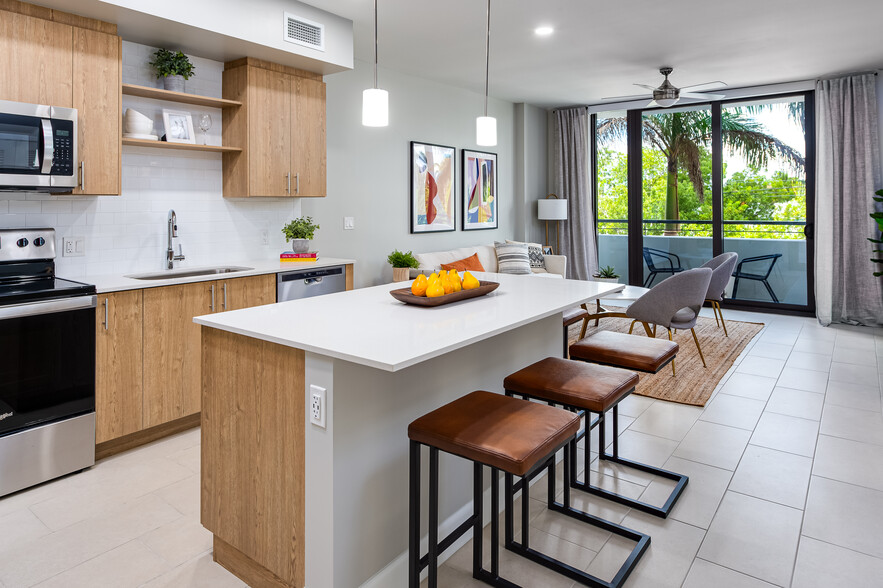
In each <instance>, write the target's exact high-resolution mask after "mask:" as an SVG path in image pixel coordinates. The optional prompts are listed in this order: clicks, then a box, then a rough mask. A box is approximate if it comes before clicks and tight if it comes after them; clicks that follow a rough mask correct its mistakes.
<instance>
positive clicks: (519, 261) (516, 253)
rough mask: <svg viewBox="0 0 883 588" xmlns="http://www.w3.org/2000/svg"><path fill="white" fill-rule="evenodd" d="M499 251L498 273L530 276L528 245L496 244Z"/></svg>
mask: <svg viewBox="0 0 883 588" xmlns="http://www.w3.org/2000/svg"><path fill="white" fill-rule="evenodd" d="M494 248H495V249H496V250H497V271H499V272H500V273H501V274H530V273H531V271H530V257H529V255H528V252H527V243H501V242H499V241H495V242H494Z"/></svg>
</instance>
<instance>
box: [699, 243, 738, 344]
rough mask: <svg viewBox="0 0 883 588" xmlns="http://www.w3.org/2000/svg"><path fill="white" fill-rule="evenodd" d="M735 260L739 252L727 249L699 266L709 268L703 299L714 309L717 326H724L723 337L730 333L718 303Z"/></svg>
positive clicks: (722, 295) (734, 265) (722, 296)
mask: <svg viewBox="0 0 883 588" xmlns="http://www.w3.org/2000/svg"><path fill="white" fill-rule="evenodd" d="M737 261H739V254H738V253H733V252H732V251H728V252H727V253H721V254H720V255H718V256H717V257H714V258H712V259H709V260H708V261H706V262H705V263H703V264H702V266H701V267H707V268H709V269H711V283H710V284H709V285H708V294H706V295H705V301H706V302H709V303H710V304H711V310H713V311H714V322H715V323H717V326H719V327H723V328H724V337H729V336H730V335H729V333H727V324H726V323H725V322H724V312H723V311H722V310H721V305H720V303H721V301H722V300H723V299H724V291H725V290H726V289H727V283H728V282H729V281H730V276H731V275H732V274H733V270H734V269H736V262H737ZM718 317H720V322H718V320H717V319H718Z"/></svg>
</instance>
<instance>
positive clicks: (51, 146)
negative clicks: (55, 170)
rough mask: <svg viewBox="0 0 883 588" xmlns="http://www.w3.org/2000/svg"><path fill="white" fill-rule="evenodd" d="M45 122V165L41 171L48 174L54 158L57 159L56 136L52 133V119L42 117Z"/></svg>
mask: <svg viewBox="0 0 883 588" xmlns="http://www.w3.org/2000/svg"><path fill="white" fill-rule="evenodd" d="M40 122H42V123H43V167H42V168H41V169H40V173H43V174H48V173H49V172H51V171H52V160H53V159H55V137H54V135H53V134H52V121H51V120H49V119H46V118H44V119H42V120H41V121H40Z"/></svg>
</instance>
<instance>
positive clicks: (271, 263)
mask: <svg viewBox="0 0 883 588" xmlns="http://www.w3.org/2000/svg"><path fill="white" fill-rule="evenodd" d="M355 262H356V261H355V260H354V259H340V258H336V257H320V258H319V259H318V260H316V261H314V262H280V261H279V260H276V259H270V260H267V259H260V260H252V261H243V262H234V263H216V264H212V265H193V266H179V265H176V267H175V270H176V271H177V270H181V271H193V270H200V269H204V268H208V267H219V266H237V267H248V268H252V269H249V270H244V271H241V272H231V273H227V274H209V275H205V276H186V277H174V276H171V275H170V277H169V279H165V280H164V279H159V280H136V279H134V278H127V277H126V276H125V275H120V274H110V275H99V276H85V277H82V278H72V279H73V280H75V281H77V282H84V283H87V284H94V285H95V288H96V290H98V293H99V294H101V293H104V292H119V291H122V290H140V289H143V288H158V287H160V286H175V285H177V284H190V283H193V282H210V281H213V280H225V279H226V280H232V279H235V278H245V277H248V276H260V275H264V274H278V273H280V272H293V271H302V270H305V269H310V268H316V267H330V266H335V265H346V264H350V263H355ZM156 271H157V273H158V272H161V271H162V270H156ZM142 273H153V272H131V274H135V275H137V274H142ZM131 274H127V275H131ZM59 277H61V278H63V277H65V276H64V273H63V272H61V273H60V274H59Z"/></svg>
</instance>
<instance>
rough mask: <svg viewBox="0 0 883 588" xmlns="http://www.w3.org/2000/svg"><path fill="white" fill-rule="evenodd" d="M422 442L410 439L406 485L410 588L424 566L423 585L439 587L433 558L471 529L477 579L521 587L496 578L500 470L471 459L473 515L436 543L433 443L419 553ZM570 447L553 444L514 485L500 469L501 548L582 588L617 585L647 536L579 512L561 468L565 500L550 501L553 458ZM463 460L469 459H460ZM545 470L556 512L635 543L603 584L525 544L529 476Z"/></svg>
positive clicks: (571, 447) (644, 545) (551, 504)
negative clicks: (486, 538)
mask: <svg viewBox="0 0 883 588" xmlns="http://www.w3.org/2000/svg"><path fill="white" fill-rule="evenodd" d="M421 445H423V444H422V443H419V442H417V441H413V440H412V441H410V473H409V477H410V483H409V529H408V586H409V588H419V586H420V573H421V572H422V571H423V569H424V568H427V567H428V568H429V581H428V588H438V557H439V555H440V554H441V553H443V552H444V551H445V550H446V549H448V548H449V547H450V546H451V545H453V543H454V542H455V541H456V540H457V539H459V538H460V537H461V536H463V534H464V533H466V532H467V531H468V530H469V529H470V528H471V529H472V530H473V543H472V576H473V577H474V578H475V579H476V580H480V581H482V582H484V583H486V584H490V585H491V586H498V587H500V588H521V587H520V586H519V585H518V584H515V583H513V582H511V581H509V580H507V579H505V578H502V577H500V540H499V537H500V529H499V525H500V523H499V510H500V492H499V490H500V486H499V483H500V469H499V468H495V467H493V466H489V465H487V464H484V463H481V462H478V461H474V460H472V461H473V466H474V468H473V496H472V501H473V502H472V508H473V513H472V516H470V517H469V518H467V519H466V520H465V521H464V522H463V523H462V524H460V526H459V527H457V528H456V529H454V530H453V531H452V532H451V533H450V534H449V535H448V536H447V537H445V538H444V539H442V541H441V542H439V541H438V453H439V449H438V448H437V447H432V446H428V447H429V548H428V553H427V554H426V555H424V556H420V446H421ZM574 448H575V444H574V439H573V438H571V439H569V440H567V441H565V442H564V443H563V444H562V445H561V446H559V447H557V448H556V449H555V450H554V451H553V452H552V453H551V454H550V455H549V457H548V459H546V460H544V461H542V462H540V463H539V464H538V465H536V466H534V468H533V469H532V470H531V471H530V472H528V473H526V474H525V475H524V476H522V477H521V480H520V481H519V485H518V486H519V487H518V488H516V487H515V485H514V484H513V479H514V475H513V474H510V473H508V472H504V473H505V482H506V486H505V497H504V498H505V508H504V518H505V533H506V534H505V546H506V549H509V550H510V551H512V552H513V553H517V554H518V555H521V556H522V557H524V558H526V559H529V560H531V561H534V562H536V563H538V564H540V565H542V566H545V567H547V568H549V569H551V570H552V571H554V572H557V573H559V574H561V575H563V576H565V577H568V578H570V579H572V580H576V581H577V582H580V583H581V584H585V585H586V586H591V587H592V588H620V587H621V586H622V584H623V583H624V582H625V580H626V578H628V576H629V574H631V572H632V570H633V569H634V568H635V566H636V565H637V564H638V561H639V560H640V558H641V556H642V555H643V554H644V552H645V551H646V550H647V547H649V545H650V536H649V535H646V534H644V533H639V532H637V531H633V530H631V529H628V528H626V527H623V526H621V525H617V524H615V523H611V522H609V521H605V520H604V519H600V518H598V517H595V516H593V515H590V514H588V513H584V512H582V511H581V510H578V509H575V508H573V507H572V506H570V487H569V485H568V482H569V481H570V480H569V478H570V474H569V473H568V471H567V469H566V468H565V472H564V476H565V484H564V502H563V503H558V502H556V501H555V494H556V488H555V486H556V482H555V471H554V468H555V459H556V455H557V453H558V451H559V450H561V449H563V450H564V455H565V460H567V459H568V457H569V454H570V452H571V451H573V450H574ZM463 459H468V458H463ZM485 467H489V468H490V470H491V511H492V513H491V543H492V546H491V569H490V570H486V569H484V567H483V565H482V559H483V556H484V549H483V535H482V528H483V522H484V502H483V498H484V497H483V494H484V477H483V471H484V468H485ZM544 469H547V470H548V471H549V482H548V487H549V504H548V506H549V509H550V510H552V511H555V512H559V513H561V514H565V515H567V516H570V517H572V518H575V519H577V520H579V521H582V522H584V523H587V524H590V525H593V526H596V527H599V528H601V529H604V530H605V531H608V532H610V533H613V534H616V535H619V536H621V537H624V538H626V539H630V540H632V541H636V542H637V543H636V545H635V547H634V549H632V552H631V553H630V554H629V557H628V558H627V559H626V561H625V563H623V565H622V566H621V567H620V569H619V572H617V574H616V576H615V577H614V579H613V580H612V581H611V582H606V581H604V580H601V579H600V578H596V577H595V576H592V575H590V574H587V573H586V572H583V571H581V570H579V569H577V568H574V567H572V566H569V565H567V564H565V563H564V562H562V561H559V560H557V559H554V558H552V557H550V556H548V555H546V554H544V553H541V552H539V551H536V550H534V549H531V548H530V534H529V530H528V528H529V524H530V520H529V514H528V513H529V509H530V490H529V486H530V483H529V482H530V480H532V479H533V478H534V477H536V476H537V475H538V474H540V473H541V472H542V471H543V470H544ZM519 490H520V491H521V493H522V501H521V529H522V530H521V533H522V538H521V541H520V542H515V540H514V515H513V511H514V494H515V492H517V491H519Z"/></svg>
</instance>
